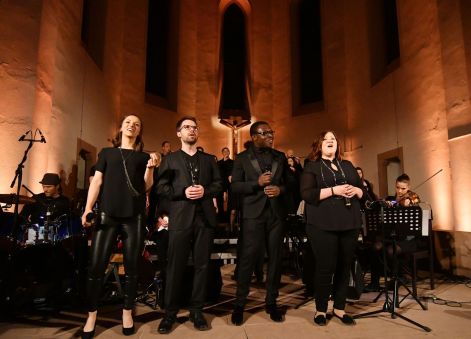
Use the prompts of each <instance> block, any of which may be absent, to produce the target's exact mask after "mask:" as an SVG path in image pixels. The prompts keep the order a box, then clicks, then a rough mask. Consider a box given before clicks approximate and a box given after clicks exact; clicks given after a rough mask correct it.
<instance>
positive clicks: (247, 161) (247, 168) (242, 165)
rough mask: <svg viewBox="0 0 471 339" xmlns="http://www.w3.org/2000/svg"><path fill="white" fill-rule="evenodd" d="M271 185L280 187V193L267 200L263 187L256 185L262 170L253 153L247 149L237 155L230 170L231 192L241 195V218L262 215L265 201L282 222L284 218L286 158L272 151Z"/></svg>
mask: <svg viewBox="0 0 471 339" xmlns="http://www.w3.org/2000/svg"><path fill="white" fill-rule="evenodd" d="M271 151H272V154H273V164H272V185H276V186H278V187H280V190H281V193H280V195H279V196H278V197H276V198H270V199H269V198H268V197H267V196H266V194H265V193H264V192H263V187H261V186H259V185H258V177H259V176H260V175H261V174H262V169H261V168H260V165H259V163H258V161H257V158H255V154H254V151H253V149H252V147H251V148H249V149H248V150H246V151H243V152H241V153H239V154H238V155H237V158H236V159H235V161H234V169H233V170H232V185H231V187H232V192H233V193H238V194H240V195H241V199H242V217H243V218H257V217H258V216H260V214H261V213H262V211H263V209H264V207H265V204H266V201H267V199H269V200H270V203H271V206H272V208H273V209H274V210H275V211H276V213H277V215H278V216H279V217H280V218H282V219H283V220H284V218H286V214H287V211H286V192H287V190H288V187H289V185H288V179H287V166H288V163H287V161H286V157H285V155H284V154H283V153H281V152H279V151H277V150H275V149H272V150H271Z"/></svg>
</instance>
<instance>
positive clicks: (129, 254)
mask: <svg viewBox="0 0 471 339" xmlns="http://www.w3.org/2000/svg"><path fill="white" fill-rule="evenodd" d="M143 221H144V220H143V217H142V216H141V215H138V216H136V217H131V218H115V217H110V216H106V218H102V223H101V224H100V225H97V226H96V229H95V231H94V233H93V239H92V249H91V258H90V267H89V271H88V281H87V296H88V311H89V312H94V311H96V310H97V308H98V299H99V297H100V295H101V290H102V286H103V278H104V275H105V270H106V267H107V265H108V263H109V260H110V255H111V251H112V250H113V248H114V246H115V245H116V236H117V234H118V233H120V234H121V237H122V240H123V263H124V270H125V272H126V275H125V278H126V281H125V286H124V309H126V310H130V309H132V308H133V307H134V300H135V299H136V291H137V274H138V259H139V256H140V255H141V252H142V247H143V245H144V234H145V228H144V224H143Z"/></svg>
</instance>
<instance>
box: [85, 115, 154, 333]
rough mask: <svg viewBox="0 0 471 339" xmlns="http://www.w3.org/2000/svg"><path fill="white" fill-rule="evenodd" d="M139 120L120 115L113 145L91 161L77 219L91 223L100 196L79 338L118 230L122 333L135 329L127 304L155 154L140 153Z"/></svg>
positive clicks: (91, 315)
mask: <svg viewBox="0 0 471 339" xmlns="http://www.w3.org/2000/svg"><path fill="white" fill-rule="evenodd" d="M142 130H143V128H142V122H141V119H140V118H139V117H137V116H135V115H128V116H126V117H124V119H123V120H122V122H121V124H120V129H119V131H118V132H117V134H116V137H115V138H114V139H113V146H114V147H108V148H103V149H102V150H101V151H100V153H99V155H98V162H97V164H96V165H95V168H96V172H95V176H94V177H93V179H92V181H91V183H90V188H89V191H88V197H87V204H86V206H85V211H84V213H83V215H82V224H83V225H84V226H85V227H89V226H90V225H91V223H90V221H89V220H87V215H88V214H89V213H92V208H93V205H94V204H95V201H96V200H97V198H98V195H100V190H101V195H100V215H99V216H98V217H99V218H98V219H99V222H98V225H96V229H95V230H94V233H93V240H92V249H91V260H90V268H89V273H88V282H87V297H88V319H87V322H86V324H85V326H84V328H83V332H82V338H92V337H93V336H94V334H95V321H96V316H97V306H98V298H99V297H100V293H101V287H102V285H103V277H104V273H105V269H106V266H107V264H108V260H109V257H110V254H111V251H112V249H113V247H114V245H115V242H116V235H117V233H118V232H119V233H120V234H121V235H122V239H123V245H124V246H123V260H124V268H125V271H126V284H125V287H124V307H123V334H124V335H131V334H133V333H134V323H133V320H132V308H133V307H134V299H135V298H136V289H137V263H138V257H139V255H140V253H141V250H142V245H143V242H144V231H145V229H144V226H145V225H144V222H143V221H144V220H145V213H146V191H147V190H148V189H149V188H150V187H151V186H152V183H153V171H154V167H155V166H157V156H156V155H155V154H151V155H149V154H147V153H144V152H142V149H143V147H144V143H143V141H142Z"/></svg>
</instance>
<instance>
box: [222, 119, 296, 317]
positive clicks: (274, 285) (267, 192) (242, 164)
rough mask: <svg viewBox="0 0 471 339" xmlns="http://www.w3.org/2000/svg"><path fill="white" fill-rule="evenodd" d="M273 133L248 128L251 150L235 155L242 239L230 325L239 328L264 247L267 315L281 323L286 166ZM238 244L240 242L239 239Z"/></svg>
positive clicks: (262, 126) (260, 124)
mask: <svg viewBox="0 0 471 339" xmlns="http://www.w3.org/2000/svg"><path fill="white" fill-rule="evenodd" d="M273 135H274V132H273V130H272V129H271V128H270V125H269V124H268V123H267V122H264V121H257V122H255V123H254V124H252V126H251V127H250V136H251V138H252V141H253V145H252V146H250V147H249V148H248V149H247V150H246V151H244V152H242V153H240V154H238V155H237V158H236V160H235V162H234V170H233V172H232V190H233V192H234V193H238V194H240V195H241V196H242V219H243V220H242V235H241V241H242V244H241V247H240V257H239V258H238V273H237V277H236V279H237V293H236V302H235V305H234V311H233V313H232V317H231V321H232V323H233V324H234V325H241V324H242V323H243V312H244V306H245V303H246V299H247V296H248V294H249V284H250V279H251V276H252V272H253V269H254V264H255V262H256V259H257V256H260V255H262V254H261V252H260V250H259V248H260V246H263V244H264V243H266V244H267V253H268V275H267V292H266V297H265V310H266V312H267V313H269V314H270V318H271V319H272V320H273V321H276V322H280V321H283V314H282V312H281V310H279V309H278V308H277V305H276V298H277V297H278V287H279V283H280V278H281V268H280V266H281V244H282V241H283V221H284V220H285V218H286V208H285V206H286V203H285V198H284V197H285V193H286V190H287V187H288V183H287V162H286V157H285V155H284V154H283V153H281V152H279V151H277V150H274V149H273V148H272V145H273ZM239 239H240V238H239Z"/></svg>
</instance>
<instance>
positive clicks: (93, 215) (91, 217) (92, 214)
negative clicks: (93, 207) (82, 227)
mask: <svg viewBox="0 0 471 339" xmlns="http://www.w3.org/2000/svg"><path fill="white" fill-rule="evenodd" d="M94 218H95V213H93V212H90V213H88V214H87V215H86V216H85V220H86V221H87V222H91V221H92V220H93V219H94Z"/></svg>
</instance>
